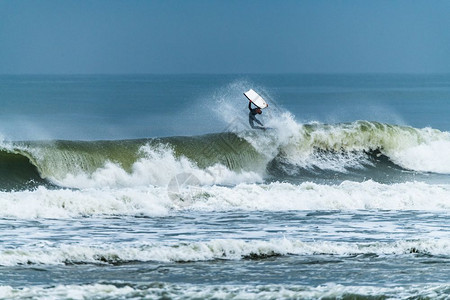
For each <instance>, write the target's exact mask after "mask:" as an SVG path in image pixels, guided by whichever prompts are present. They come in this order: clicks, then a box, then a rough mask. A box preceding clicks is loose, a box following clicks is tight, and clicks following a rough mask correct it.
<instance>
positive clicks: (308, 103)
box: [0, 74, 450, 299]
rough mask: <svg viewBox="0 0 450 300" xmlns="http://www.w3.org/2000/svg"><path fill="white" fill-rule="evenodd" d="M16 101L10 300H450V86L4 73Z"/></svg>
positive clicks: (4, 287)
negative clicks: (260, 105)
mask: <svg viewBox="0 0 450 300" xmlns="http://www.w3.org/2000/svg"><path fill="white" fill-rule="evenodd" d="M250 88H252V89H254V90H255V91H257V92H259V93H260V94H261V95H262V96H263V97H264V98H265V99H266V101H267V102H268V103H269V107H268V108H267V109H264V110H263V114H262V115H258V116H257V117H258V118H259V119H260V120H261V121H262V122H263V123H264V125H266V127H268V128H270V129H267V130H265V131H263V130H252V129H251V128H250V126H249V124H248V108H247V105H248V100H247V99H246V98H245V97H244V95H243V92H245V91H247V90H248V89H250ZM0 102H1V110H0V137H1V140H0V232H1V234H0V240H1V243H0V298H1V299H23V298H25V299H141V298H146V299H192V298H194V299H449V297H450V296H449V295H450V281H449V278H450V117H449V113H450V75H439V74H437V75H395V74H392V75H387V74H374V75H364V74H335V75H325V74H324V75H320V74H317V75H312V74H311V75H296V74H282V75H89V76H88V75H79V76H76V75H61V76H57V75H45V76H44V75H42V76H40V75H14V76H7V75H2V76H0Z"/></svg>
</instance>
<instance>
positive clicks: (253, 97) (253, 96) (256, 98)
mask: <svg viewBox="0 0 450 300" xmlns="http://www.w3.org/2000/svg"><path fill="white" fill-rule="evenodd" d="M244 95H245V97H247V99H248V100H250V101H252V102H253V104H255V105H256V106H258V107H259V108H266V107H267V106H269V105H268V104H267V103H266V101H265V100H264V99H263V98H262V97H261V96H260V95H258V93H256V92H255V91H254V90H252V89H250V90H249V91H248V92H245V93H244Z"/></svg>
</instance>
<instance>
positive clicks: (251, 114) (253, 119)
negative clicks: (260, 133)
mask: <svg viewBox="0 0 450 300" xmlns="http://www.w3.org/2000/svg"><path fill="white" fill-rule="evenodd" d="M248 109H249V110H250V112H249V113H248V122H249V123H250V126H251V127H252V128H254V129H264V128H263V127H259V126H255V125H254V124H253V122H256V123H258V124H259V125H261V126H264V125H263V124H262V123H261V122H260V121H259V120H258V119H257V118H256V117H255V116H256V115H257V114H258V113H257V112H256V110H257V109H258V108H252V102H250V101H249V102H248Z"/></svg>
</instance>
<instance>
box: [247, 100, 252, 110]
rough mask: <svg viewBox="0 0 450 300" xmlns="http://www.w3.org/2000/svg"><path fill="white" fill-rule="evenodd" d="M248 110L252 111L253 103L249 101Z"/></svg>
mask: <svg viewBox="0 0 450 300" xmlns="http://www.w3.org/2000/svg"><path fill="white" fill-rule="evenodd" d="M248 109H250V111H251V110H252V101H250V100H248Z"/></svg>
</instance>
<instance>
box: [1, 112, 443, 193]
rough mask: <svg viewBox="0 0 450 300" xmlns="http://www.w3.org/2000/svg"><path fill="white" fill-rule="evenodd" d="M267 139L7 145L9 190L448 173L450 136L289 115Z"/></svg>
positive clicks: (260, 135) (243, 134)
mask: <svg viewBox="0 0 450 300" xmlns="http://www.w3.org/2000/svg"><path fill="white" fill-rule="evenodd" d="M282 118H283V119H282V120H281V121H279V122H278V123H275V124H271V125H272V126H273V128H272V129H271V130H267V131H264V132H255V131H240V132H225V133H216V134H207V135H201V136H193V137H167V138H157V139H140V140H119V141H92V142H83V141H49V142H3V144H2V148H1V150H0V180H1V186H0V188H1V189H2V190H24V189H29V188H33V187H37V186H41V185H46V186H48V187H51V186H60V187H69V188H87V187H132V186H142V185H153V186H167V184H169V182H170V180H171V179H172V178H174V176H176V175H177V174H180V173H183V172H184V173H190V174H193V175H195V177H196V178H198V180H199V182H200V183H201V184H225V185H235V184H238V183H242V182H246V183H251V182H261V181H270V182H272V181H293V182H295V183H298V182H304V181H313V182H322V181H327V182H328V181H331V182H342V181H344V180H356V181H361V179H366V180H367V179H372V180H375V181H378V182H385V183H392V182H403V181H406V180H411V179H413V180H414V179H417V178H419V179H429V178H430V174H434V175H435V176H434V177H433V178H438V177H439V175H440V174H441V175H442V174H448V173H450V153H447V152H450V134H449V133H448V132H441V131H439V130H435V129H431V128H424V129H417V128H412V127H405V126H396V125H389V124H382V123H377V122H368V121H357V122H354V123H347V124H336V125H326V124H319V123H315V124H308V125H301V124H297V123H296V122H294V121H293V119H292V117H291V116H290V115H289V114H284V115H282Z"/></svg>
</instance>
